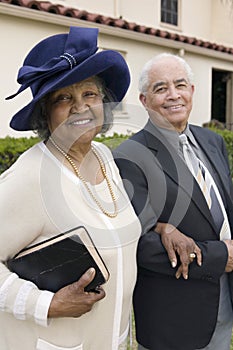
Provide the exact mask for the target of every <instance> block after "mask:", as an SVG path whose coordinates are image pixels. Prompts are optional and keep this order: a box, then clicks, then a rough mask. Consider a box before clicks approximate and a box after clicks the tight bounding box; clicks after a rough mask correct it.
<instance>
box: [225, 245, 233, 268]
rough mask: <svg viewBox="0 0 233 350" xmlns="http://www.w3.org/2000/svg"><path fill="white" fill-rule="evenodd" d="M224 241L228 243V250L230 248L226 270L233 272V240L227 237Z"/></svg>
mask: <svg viewBox="0 0 233 350" xmlns="http://www.w3.org/2000/svg"><path fill="white" fill-rule="evenodd" d="M223 242H224V243H225V244H226V246H227V250H228V260H227V264H226V268H225V271H226V272H232V271H233V240H231V239H226V240H224V241H223Z"/></svg>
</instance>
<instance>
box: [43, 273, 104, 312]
mask: <svg viewBox="0 0 233 350" xmlns="http://www.w3.org/2000/svg"><path fill="white" fill-rule="evenodd" d="M94 276H95V269H94V268H90V269H89V270H87V271H86V272H85V273H84V274H83V275H82V276H81V278H80V279H79V280H78V281H77V282H74V283H72V284H69V285H68V286H66V287H64V288H61V289H60V290H59V291H57V292H56V293H55V294H54V296H53V298H52V301H51V304H50V308H49V311H48V317H49V318H53V317H80V316H82V315H83V314H85V313H86V312H89V311H90V310H91V309H92V306H93V305H94V304H95V303H96V302H97V301H99V300H101V299H103V298H104V297H105V292H104V290H103V288H101V287H99V288H98V293H94V292H85V291H84V288H85V287H86V286H87V285H88V284H89V283H90V282H91V281H92V280H93V278H94Z"/></svg>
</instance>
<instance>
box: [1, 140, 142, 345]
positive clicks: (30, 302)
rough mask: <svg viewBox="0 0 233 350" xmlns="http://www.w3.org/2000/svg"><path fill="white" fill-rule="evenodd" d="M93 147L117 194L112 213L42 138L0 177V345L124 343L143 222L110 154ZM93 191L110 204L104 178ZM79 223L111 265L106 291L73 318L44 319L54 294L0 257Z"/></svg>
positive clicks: (107, 263) (95, 144)
mask: <svg viewBox="0 0 233 350" xmlns="http://www.w3.org/2000/svg"><path fill="white" fill-rule="evenodd" d="M94 146H95V147H96V148H97V149H98V152H99V153H101V156H102V158H103V159H104V162H105V166H106V169H107V174H108V176H109V178H111V179H112V181H113V183H114V186H113V188H114V192H115V193H117V196H118V207H119V213H118V215H117V217H116V218H112V219H110V218H108V217H107V216H106V215H104V214H102V213H101V212H100V211H99V210H98V208H97V207H96V205H95V203H93V201H92V200H91V199H90V197H88V193H87V192H86V190H85V188H84V186H83V185H82V183H81V182H80V181H79V179H78V178H77V177H76V176H75V175H74V174H73V173H72V172H71V171H70V170H69V169H67V168H66V167H64V166H63V165H62V164H61V163H60V162H59V161H58V160H57V159H56V158H55V157H54V156H53V155H52V154H51V153H50V152H49V150H48V149H47V147H46V146H45V145H44V144H43V143H42V142H41V143H39V144H37V145H35V146H34V147H32V148H31V149H29V150H28V151H26V152H25V153H24V154H23V155H22V156H21V157H19V159H18V160H17V161H16V163H15V164H14V165H13V166H12V167H11V168H10V169H8V170H7V171H6V172H5V173H3V174H2V175H1V177H0V225H1V230H0V329H1V332H0V349H1V350H16V349H17V350H20V349H23V350H33V349H37V350H45V349H46V350H55V349H56V350H62V349H72V350H82V349H83V350H100V349H101V350H117V349H120V348H121V349H124V348H125V347H124V345H123V344H125V339H126V337H127V334H128V323H129V313H130V308H131V302H132V292H133V288H134V284H135V279H136V246H137V241H138V237H139V235H140V231H141V228H140V224H139V221H138V219H137V217H136V215H135V213H134V211H133V209H132V207H131V205H130V203H129V200H128V197H127V195H126V193H125V191H124V188H123V185H122V181H121V179H120V177H119V173H118V169H117V167H116V165H115V163H114V161H113V158H112V155H111V152H110V151H109V150H108V149H107V148H106V147H105V146H104V145H103V144H100V143H94ZM92 189H93V190H94V191H96V192H95V193H96V195H99V196H100V198H102V199H103V200H105V204H104V205H107V204H109V205H110V206H111V204H112V203H111V198H110V196H109V191H108V189H107V185H106V183H105V181H103V182H102V183H100V184H99V185H96V186H93V187H92ZM110 210H111V209H110ZM78 225H83V226H85V227H86V228H87V230H88V231H89V233H90V234H91V236H92V239H93V240H94V242H95V244H96V245H97V248H98V250H99V252H100V254H101V256H102V257H103V259H104V261H105V263H106V265H107V267H108V269H109V271H110V279H109V281H108V282H107V283H106V284H105V285H104V289H105V291H106V297H105V298H104V299H103V300H101V301H99V302H97V303H96V304H95V305H94V307H93V309H92V310H91V311H90V312H89V313H87V314H85V315H83V316H81V317H79V318H58V319H50V320H48V319H47V312H48V309H49V305H50V302H51V299H52V297H53V293H51V292H48V291H41V290H39V289H38V288H37V287H36V286H35V285H34V284H33V283H31V282H28V281H25V280H23V279H20V278H19V277H18V276H17V275H16V274H14V273H12V272H10V271H9V270H8V269H7V267H6V266H5V261H6V260H7V259H9V258H11V257H13V256H14V255H15V254H16V253H17V252H19V251H20V250H21V249H22V248H24V247H27V246H29V245H31V244H35V243H37V242H40V241H42V240H44V239H48V238H50V237H51V236H53V235H56V234H58V233H60V232H64V231H66V230H68V229H71V228H73V227H76V226H78ZM120 344H121V346H120ZM119 346H120V347H119Z"/></svg>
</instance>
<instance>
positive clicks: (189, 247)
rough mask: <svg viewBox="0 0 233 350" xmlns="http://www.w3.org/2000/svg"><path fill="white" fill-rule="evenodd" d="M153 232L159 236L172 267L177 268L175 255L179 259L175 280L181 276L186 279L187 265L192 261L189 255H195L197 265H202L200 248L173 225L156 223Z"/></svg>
mask: <svg viewBox="0 0 233 350" xmlns="http://www.w3.org/2000/svg"><path fill="white" fill-rule="evenodd" d="M155 231H156V232H157V233H159V234H160V235H161V241H162V243H163V245H164V248H165V249H166V251H167V254H168V257H169V260H170V261H171V265H172V267H176V266H177V256H176V254H178V255H179V257H180V261H181V265H180V266H179V267H178V269H177V272H176V278H180V276H181V275H182V276H183V277H184V279H188V268H189V264H190V263H191V262H193V260H194V258H192V257H190V254H193V253H195V255H196V259H197V264H198V265H199V266H201V264H202V254H201V250H200V248H199V247H198V246H197V245H196V243H195V242H194V240H193V239H192V238H190V237H187V236H185V235H184V234H183V233H182V232H180V231H179V230H177V229H176V228H175V227H174V226H173V225H170V224H166V223H160V222H158V223H157V225H156V228H155Z"/></svg>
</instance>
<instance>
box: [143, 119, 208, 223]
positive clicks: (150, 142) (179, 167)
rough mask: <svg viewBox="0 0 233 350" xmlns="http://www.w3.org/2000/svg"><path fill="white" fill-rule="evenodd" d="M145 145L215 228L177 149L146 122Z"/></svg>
mask: <svg viewBox="0 0 233 350" xmlns="http://www.w3.org/2000/svg"><path fill="white" fill-rule="evenodd" d="M144 135H145V140H146V144H147V147H148V148H149V149H151V151H152V152H153V154H154V156H155V157H156V158H157V160H158V162H159V163H160V164H161V167H162V169H163V171H164V173H165V174H166V175H167V176H169V177H170V179H171V180H172V181H173V182H174V183H176V185H177V186H178V187H180V188H182V189H183V190H184V191H185V192H186V194H187V195H188V196H189V197H190V201H192V202H193V203H194V204H195V205H196V206H197V208H198V209H199V210H200V212H201V214H202V215H203V216H205V218H206V219H207V220H208V221H209V223H210V224H211V226H212V227H213V229H214V230H215V226H214V222H213V219H212V216H211V214H210V211H209V208H208V206H207V203H206V200H205V198H204V196H203V193H202V191H201V189H200V187H199V186H198V184H197V182H196V181H195V179H194V178H193V176H192V174H191V173H190V171H189V169H188V168H187V166H186V164H185V162H184V161H183V159H182V158H181V157H180V156H179V155H178V153H177V150H176V149H175V148H174V147H173V146H172V145H171V144H170V143H169V142H168V141H167V140H166V139H165V138H164V136H163V135H162V134H161V133H160V131H159V130H158V129H157V128H155V127H154V126H153V125H150V123H148V124H147V125H146V127H145V129H144Z"/></svg>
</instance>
